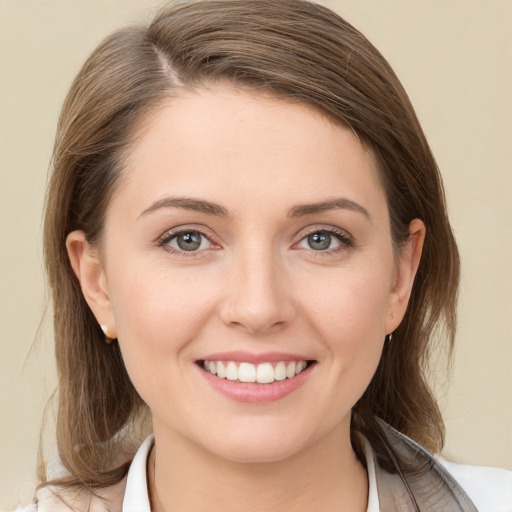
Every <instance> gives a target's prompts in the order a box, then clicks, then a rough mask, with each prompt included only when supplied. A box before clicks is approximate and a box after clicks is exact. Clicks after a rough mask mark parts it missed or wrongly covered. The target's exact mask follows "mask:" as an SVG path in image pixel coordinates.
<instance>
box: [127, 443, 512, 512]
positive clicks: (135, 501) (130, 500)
mask: <svg viewBox="0 0 512 512" xmlns="http://www.w3.org/2000/svg"><path fill="white" fill-rule="evenodd" d="M153 444H154V437H153V436H149V437H148V438H147V439H146V440H145V441H144V442H143V443H142V445H141V446H140V448H139V450H138V451H137V453H136V455H135V458H134V459H133V462H132V464H131V466H130V470H129V472H128V477H127V480H126V489H125V495H124V501H123V508H122V512H150V511H151V508H150V504H149V495H148V485H147V460H148V457H149V453H150V451H151V448H152V447H153ZM363 444H364V453H365V457H366V467H367V471H368V506H367V509H366V512H382V511H381V508H380V505H379V496H378V490H377V479H376V473H375V461H374V456H373V450H372V448H371V446H370V443H369V442H368V441H367V440H366V439H363ZM439 460H440V462H441V464H443V466H444V467H445V468H446V469H447V470H448V471H449V472H450V474H451V475H452V476H453V477H454V478H455V479H456V480H457V481H458V482H459V483H460V484H461V486H462V487H463V489H464V490H465V491H466V492H467V494H468V495H469V497H470V498H471V499H472V501H473V502H474V504H475V505H476V507H477V509H478V511H479V512H512V472H510V471H506V470H503V469H497V468H490V467H482V466H470V465H467V464H457V463H453V462H448V461H445V460H443V459H439Z"/></svg>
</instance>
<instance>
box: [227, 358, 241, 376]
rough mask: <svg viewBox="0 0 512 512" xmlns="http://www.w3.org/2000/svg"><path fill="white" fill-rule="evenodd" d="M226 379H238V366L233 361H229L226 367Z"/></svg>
mask: <svg viewBox="0 0 512 512" xmlns="http://www.w3.org/2000/svg"><path fill="white" fill-rule="evenodd" d="M226 379H228V380H238V366H237V365H236V364H235V363H233V361H230V362H229V363H228V367H227V368H226Z"/></svg>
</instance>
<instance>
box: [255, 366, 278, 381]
mask: <svg viewBox="0 0 512 512" xmlns="http://www.w3.org/2000/svg"><path fill="white" fill-rule="evenodd" d="M256 382H259V383H260V384H269V383H270V382H274V368H273V367H272V365H271V364H270V363H263V364H259V365H258V368H257V369H256Z"/></svg>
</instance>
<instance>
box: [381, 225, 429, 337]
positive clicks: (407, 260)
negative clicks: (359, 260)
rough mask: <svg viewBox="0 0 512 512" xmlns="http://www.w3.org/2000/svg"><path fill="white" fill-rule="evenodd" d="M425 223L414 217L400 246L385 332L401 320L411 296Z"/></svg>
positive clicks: (394, 327) (389, 331)
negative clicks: (402, 244)
mask: <svg viewBox="0 0 512 512" xmlns="http://www.w3.org/2000/svg"><path fill="white" fill-rule="evenodd" d="M425 233H426V229H425V224H423V222H422V221H421V220H419V219H414V220H413V221H411V223H410V224H409V238H408V239H407V242H406V244H405V245H404V246H403V247H402V251H401V254H400V260H399V262H398V266H397V272H396V275H395V278H394V281H393V285H392V288H391V293H390V296H389V301H388V311H387V318H386V333H391V332H393V331H394V330H395V329H396V328H397V327H398V326H399V325H400V322H401V321H402V318H403V317H404V315H405V311H406V309H407V304H408V303H409V297H410V296H411V291H412V286H413V284H414V278H415V276H416V272H417V270H418V266H419V264H420V260H421V253H422V250H423V242H424V241H425Z"/></svg>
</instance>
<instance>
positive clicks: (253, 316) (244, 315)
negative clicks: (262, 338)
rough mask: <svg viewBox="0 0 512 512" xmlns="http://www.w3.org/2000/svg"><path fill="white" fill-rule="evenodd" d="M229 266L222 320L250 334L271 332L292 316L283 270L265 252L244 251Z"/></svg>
mask: <svg viewBox="0 0 512 512" xmlns="http://www.w3.org/2000/svg"><path fill="white" fill-rule="evenodd" d="M247 252H249V253H250V254H243V255H239V256H238V257H237V258H236V261H235V262H234V264H233V265H232V267H231V268H230V269H229V277H228V278H227V280H226V289H225V291H226V295H225V297H226V298H225V300H224V302H223V304H222V306H221V312H220V315H221V318H222V321H223V322H224V323H225V324H226V325H229V326H231V327H237V328H240V329H242V330H245V331H246V332H249V333H251V334H256V333H259V334H264V333H274V332H275V331H277V330H280V329H282V328H284V327H285V326H286V325H288V324H289V323H290V322H291V321H292V319H293V318H294V316H295V306H294V303H293V300H292V297H291V288H290V286H289V284H290V283H288V279H287V277H286V275H287V271H286V269H285V268H283V265H282V264H280V262H279V261H278V257H276V256H275V255H273V254H272V253H271V250H267V251H255V250H249V251H247Z"/></svg>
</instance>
